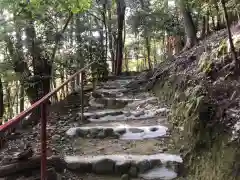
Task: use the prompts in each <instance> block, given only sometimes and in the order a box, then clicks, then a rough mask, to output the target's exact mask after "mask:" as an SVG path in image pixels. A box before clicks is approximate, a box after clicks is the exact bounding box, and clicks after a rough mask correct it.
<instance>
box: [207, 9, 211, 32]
mask: <svg viewBox="0 0 240 180" xmlns="http://www.w3.org/2000/svg"><path fill="white" fill-rule="evenodd" d="M209 16H210V12H209V10H208V11H207V15H206V36H208V35H209V34H210V27H209Z"/></svg>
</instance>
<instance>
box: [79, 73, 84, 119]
mask: <svg viewBox="0 0 240 180" xmlns="http://www.w3.org/2000/svg"><path fill="white" fill-rule="evenodd" d="M80 78H81V79H80V81H81V120H82V121H84V115H83V114H84V90H83V88H84V84H83V71H81V73H80Z"/></svg>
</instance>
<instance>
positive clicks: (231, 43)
mask: <svg viewBox="0 0 240 180" xmlns="http://www.w3.org/2000/svg"><path fill="white" fill-rule="evenodd" d="M221 3H222V7H223V11H224V16H225V21H226V26H227V31H228V39H229V44H230V48H231V53H232V59H233V61H234V63H235V73H239V72H238V71H239V69H240V66H239V62H238V60H237V55H236V51H235V47H234V44H233V39H232V33H231V29H230V23H229V21H228V12H227V8H226V4H225V0H221Z"/></svg>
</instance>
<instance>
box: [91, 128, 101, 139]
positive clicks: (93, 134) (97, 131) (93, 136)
mask: <svg viewBox="0 0 240 180" xmlns="http://www.w3.org/2000/svg"><path fill="white" fill-rule="evenodd" d="M100 131H101V129H98V128H92V129H90V130H89V135H90V137H92V138H96V137H97V136H98V133H99V132H100Z"/></svg>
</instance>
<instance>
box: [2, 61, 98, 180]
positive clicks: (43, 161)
mask: <svg viewBox="0 0 240 180" xmlns="http://www.w3.org/2000/svg"><path fill="white" fill-rule="evenodd" d="M93 63H96V61H94V62H91V63H89V64H88V65H87V66H85V67H84V68H82V69H80V70H79V71H77V72H76V73H75V74H73V75H72V76H70V77H69V78H68V79H67V80H66V81H65V82H64V83H62V84H61V85H60V86H59V87H57V88H56V89H54V90H53V91H51V92H49V93H48V94H46V95H45V96H44V97H42V98H41V99H40V100H38V101H37V102H35V103H34V104H33V105H32V106H31V107H29V108H28V109H26V110H24V111H22V112H21V113H20V114H18V115H17V116H16V117H14V118H12V119H10V120H9V121H8V122H6V123H5V124H3V125H1V126H0V145H2V142H3V140H4V139H5V137H6V136H7V135H8V134H9V133H11V131H12V129H13V128H14V127H15V125H17V124H18V123H20V122H21V120H22V119H23V118H25V117H26V116H27V115H28V114H30V113H31V112H33V110H35V109H36V108H38V107H40V106H41V180H46V163H47V155H46V148H47V147H46V146H47V143H46V141H47V132H46V125H47V113H46V111H47V110H46V103H45V102H46V101H47V100H48V99H50V98H51V97H52V96H53V95H55V94H56V93H57V92H58V91H59V90H61V89H62V88H63V87H64V86H65V85H67V84H68V83H69V82H71V81H72V80H74V78H77V76H79V75H80V78H81V79H80V80H81V95H82V94H83V78H82V75H83V72H84V71H85V70H86V69H87V68H88V67H90V66H91V65H92V64H93ZM82 97H83V96H82ZM82 99H83V98H82ZM81 102H82V103H83V101H81ZM81 107H82V108H81V110H82V114H83V104H81ZM0 147H1V146H0Z"/></svg>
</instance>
